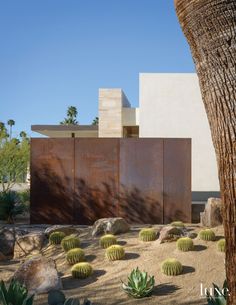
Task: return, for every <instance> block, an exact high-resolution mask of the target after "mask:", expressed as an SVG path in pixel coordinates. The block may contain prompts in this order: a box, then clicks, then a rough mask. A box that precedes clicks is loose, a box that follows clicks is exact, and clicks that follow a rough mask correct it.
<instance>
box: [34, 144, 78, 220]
mask: <svg viewBox="0 0 236 305" xmlns="http://www.w3.org/2000/svg"><path fill="white" fill-rule="evenodd" d="M73 167H74V140H73V139H53V138H50V139H31V167H30V168H31V223H50V224H62V223H63V224H70V223H71V222H72V221H73V190H74V179H73V174H72V173H73Z"/></svg>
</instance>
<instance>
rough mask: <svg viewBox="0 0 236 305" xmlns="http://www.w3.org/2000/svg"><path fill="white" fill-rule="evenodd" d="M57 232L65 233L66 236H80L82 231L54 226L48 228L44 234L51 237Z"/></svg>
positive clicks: (71, 227)
mask: <svg viewBox="0 0 236 305" xmlns="http://www.w3.org/2000/svg"><path fill="white" fill-rule="evenodd" d="M56 231H60V232H63V233H65V234H66V235H71V234H76V235H77V234H79V233H80V231H79V230H78V229H77V228H75V227H74V226H70V225H69V226H66V225H54V226H50V227H48V228H47V229H46V230H45V232H44V234H45V235H46V236H47V237H49V235H50V234H51V233H53V232H56Z"/></svg>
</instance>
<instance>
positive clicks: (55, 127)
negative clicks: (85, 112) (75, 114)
mask: <svg viewBox="0 0 236 305" xmlns="http://www.w3.org/2000/svg"><path fill="white" fill-rule="evenodd" d="M31 130H32V131H40V130H41V131H43V130H49V131H50V130H52V131H77V130H81V131H82V130H91V131H93V130H98V126H97V125H31Z"/></svg>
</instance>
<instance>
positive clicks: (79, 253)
mask: <svg viewBox="0 0 236 305" xmlns="http://www.w3.org/2000/svg"><path fill="white" fill-rule="evenodd" d="M66 260H67V262H68V263H69V264H70V265H74V264H76V263H79V262H83V261H84V251H83V250H82V249H80V248H74V249H71V250H69V251H68V252H67V253H66Z"/></svg>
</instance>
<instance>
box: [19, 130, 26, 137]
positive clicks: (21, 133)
mask: <svg viewBox="0 0 236 305" xmlns="http://www.w3.org/2000/svg"><path fill="white" fill-rule="evenodd" d="M20 137H21V138H22V139H25V138H26V137H27V134H26V132H25V131H21V132H20Z"/></svg>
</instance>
